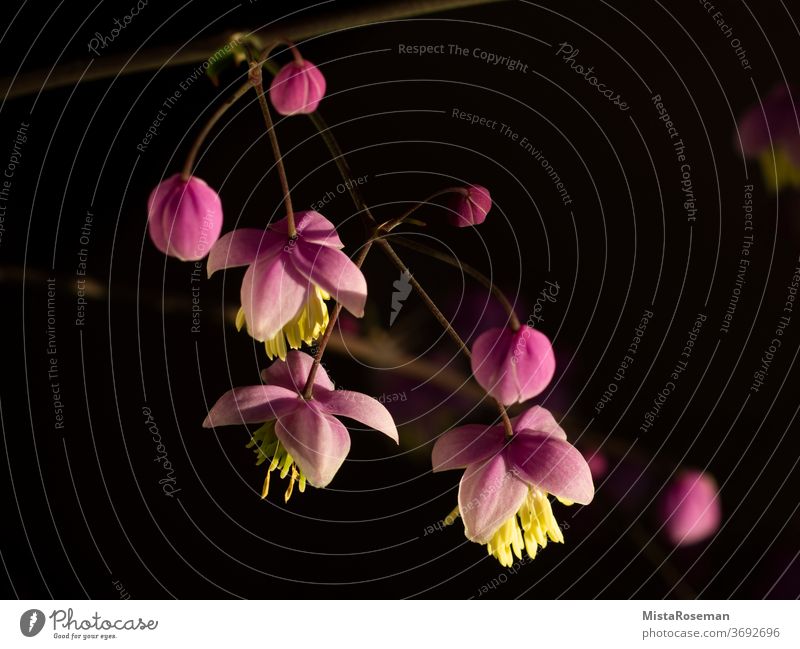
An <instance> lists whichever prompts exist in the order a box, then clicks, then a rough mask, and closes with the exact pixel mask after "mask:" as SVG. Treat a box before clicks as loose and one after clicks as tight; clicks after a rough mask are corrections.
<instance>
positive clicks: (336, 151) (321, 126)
mask: <svg viewBox="0 0 800 649" xmlns="http://www.w3.org/2000/svg"><path fill="white" fill-rule="evenodd" d="M309 118H310V119H311V122H312V123H313V124H314V126H315V127H316V129H317V132H318V133H319V134H320V136H321V137H322V141H323V142H325V146H327V147H328V151H330V153H331V155H332V156H333V160H334V162H335V163H336V167H337V168H338V169H339V175H340V176H341V177H342V179H343V180H344V181H345V185H346V186H347V190H348V192H349V193H350V198H351V199H352V200H353V203H354V204H355V206H356V207H357V208H358V210H359V211H360V212H361V214H362V215H363V218H364V220H365V221H367V223H368V224H369V225H374V224H375V223H376V221H375V217H374V216H372V212H370V210H369V207H368V206H367V204H366V202H365V201H364V198H363V197H362V196H361V194H360V193H359V191H358V189H357V188H356V186H355V185H354V184H353V183H351V182H347V181H348V180H351V179H352V178H353V172H352V171H351V169H350V165H349V164H348V162H347V158H345V156H344V153H343V152H342V149H341V148H340V147H339V143H338V142H337V141H336V138H335V137H334V136H333V133H331V129H330V126H328V123H327V122H326V121H325V119H324V118H323V117H322V115H320V113H319V111H314V112H313V113H311V114H310V115H309Z"/></svg>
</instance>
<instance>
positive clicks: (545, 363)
mask: <svg viewBox="0 0 800 649" xmlns="http://www.w3.org/2000/svg"><path fill="white" fill-rule="evenodd" d="M555 369H556V359H555V354H554V353H553V347H552V345H551V344H550V341H549V340H548V338H547V336H545V335H544V334H543V333H541V332H540V331H537V330H536V329H533V328H532V327H528V326H527V325H523V326H522V327H520V329H519V330H518V331H516V332H515V331H513V330H512V329H511V328H509V327H496V328H494V329H489V330H487V331H485V332H483V333H482V334H481V335H480V336H478V338H477V339H476V340H475V343H474V344H473V346H472V373H473V374H474V375H475V379H476V380H477V381H478V383H480V384H481V386H482V387H483V389H484V390H486V391H487V392H488V393H489V394H491V395H492V396H493V397H494V398H495V399H497V400H498V401H500V402H501V403H502V404H504V405H506V406H510V405H512V404H514V403H522V402H523V401H527V400H528V399H530V398H532V397H535V396H536V395H537V394H539V393H541V392H542V391H543V390H544V389H545V388H546V387H547V385H548V384H549V383H550V381H551V380H552V378H553V374H554V373H555Z"/></svg>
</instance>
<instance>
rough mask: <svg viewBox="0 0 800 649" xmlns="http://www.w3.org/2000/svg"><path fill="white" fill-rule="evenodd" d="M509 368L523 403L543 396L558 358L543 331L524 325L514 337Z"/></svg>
mask: <svg viewBox="0 0 800 649" xmlns="http://www.w3.org/2000/svg"><path fill="white" fill-rule="evenodd" d="M508 367H509V369H510V371H511V373H512V374H513V376H514V378H515V380H516V383H517V386H518V390H519V396H518V397H517V401H519V402H520V403H522V402H523V401H527V400H528V399H532V398H533V397H535V396H536V395H537V394H540V393H541V392H543V391H544V389H545V388H546V387H547V386H548V384H549V383H550V381H551V380H552V378H553V374H555V372H556V357H555V354H554V353H553V346H552V345H551V344H550V339H549V338H548V337H547V336H545V335H544V334H543V333H542V332H541V331H537V330H536V329H533V328H532V327H528V326H527V325H523V326H522V327H520V329H519V331H517V332H516V334H514V337H513V342H512V346H511V358H510V359H509V366H508Z"/></svg>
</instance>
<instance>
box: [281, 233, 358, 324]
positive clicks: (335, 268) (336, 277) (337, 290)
mask: <svg viewBox="0 0 800 649" xmlns="http://www.w3.org/2000/svg"><path fill="white" fill-rule="evenodd" d="M290 258H291V260H292V263H293V264H294V267H295V268H296V269H297V271H298V272H299V273H301V274H302V275H303V277H306V278H308V280H309V281H311V282H313V283H314V284H316V285H317V286H319V287H320V288H321V289H323V290H324V291H326V292H328V293H330V294H331V295H332V296H333V298H334V299H335V300H336V301H337V302H339V304H341V305H342V306H343V307H344V308H345V309H347V310H348V311H349V312H350V313H352V314H353V315H354V316H356V317H357V318H360V317H362V316H363V315H364V305H365V303H366V301H367V280H366V279H365V278H364V274H363V273H362V272H361V270H360V269H359V268H358V266H356V265H355V264H354V263H353V262H352V260H351V259H350V257H348V256H347V255H346V254H344V253H343V252H341V251H340V250H336V249H334V248H328V247H326V246H319V245H315V244H311V243H307V242H305V241H299V242H298V243H297V244H296V246H295V249H294V250H293V251H292V252H291V254H290Z"/></svg>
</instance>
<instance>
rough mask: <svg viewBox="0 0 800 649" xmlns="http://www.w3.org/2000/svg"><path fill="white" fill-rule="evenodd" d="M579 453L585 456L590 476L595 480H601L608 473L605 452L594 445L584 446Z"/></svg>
mask: <svg viewBox="0 0 800 649" xmlns="http://www.w3.org/2000/svg"><path fill="white" fill-rule="evenodd" d="M581 453H583V457H584V458H586V463H587V464H588V465H589V470H590V471H591V472H592V478H593V479H594V480H595V481H598V480H601V479H602V478H603V476H604V475H605V474H606V473H608V458H607V457H606V455H605V453H603V451H601V450H600V449H598V448H597V447H595V446H586V447H585V448H583V449H582V450H581Z"/></svg>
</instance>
